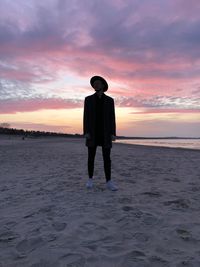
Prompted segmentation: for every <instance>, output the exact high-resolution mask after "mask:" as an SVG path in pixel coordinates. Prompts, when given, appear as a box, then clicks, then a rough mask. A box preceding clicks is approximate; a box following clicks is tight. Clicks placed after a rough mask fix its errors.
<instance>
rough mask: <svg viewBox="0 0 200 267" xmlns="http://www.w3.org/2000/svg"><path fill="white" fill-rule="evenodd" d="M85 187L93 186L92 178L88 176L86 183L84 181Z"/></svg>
mask: <svg viewBox="0 0 200 267" xmlns="http://www.w3.org/2000/svg"><path fill="white" fill-rule="evenodd" d="M86 187H87V188H92V187H93V179H92V178H89V179H88V181H87V183H86Z"/></svg>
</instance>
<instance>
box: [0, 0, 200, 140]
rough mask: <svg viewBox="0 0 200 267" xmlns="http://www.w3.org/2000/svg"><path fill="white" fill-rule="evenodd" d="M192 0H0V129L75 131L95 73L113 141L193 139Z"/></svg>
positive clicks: (199, 4) (199, 101)
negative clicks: (109, 112)
mask: <svg viewBox="0 0 200 267" xmlns="http://www.w3.org/2000/svg"><path fill="white" fill-rule="evenodd" d="M199 47H200V1H199V0H190V1H188V0H126V1H124V0H92V1H91V0H43V1H37V0H29V1H27V0H16V1H13V0H1V1H0V124H2V123H9V124H10V126H11V127H12V128H19V129H27V130H41V131H53V132H63V133H78V134H82V133H83V106H84V99H85V97H86V96H88V95H91V94H93V93H94V89H93V88H92V87H91V86H90V78H91V77H92V76H94V75H100V76H103V77H104V78H105V79H106V80H107V82H108V85H109V88H108V91H107V92H106V94H107V95H108V96H110V97H112V98H113V99H114V103H115V115H116V126H117V135H118V136H119V135H125V136H144V137H147V136H149V137H153V136H157V137H158V136H160V137H164V136H180V137H200V49H199Z"/></svg>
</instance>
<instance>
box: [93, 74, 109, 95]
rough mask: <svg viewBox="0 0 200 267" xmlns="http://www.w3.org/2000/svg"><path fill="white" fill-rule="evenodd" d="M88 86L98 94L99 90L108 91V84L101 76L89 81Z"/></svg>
mask: <svg viewBox="0 0 200 267" xmlns="http://www.w3.org/2000/svg"><path fill="white" fill-rule="evenodd" d="M90 84H91V86H92V87H93V88H94V89H95V91H96V92H99V91H101V90H102V91H103V92H105V91H107V90H108V84H107V82H106V80H105V79H104V78H102V77H101V76H93V77H92V78H91V79H90Z"/></svg>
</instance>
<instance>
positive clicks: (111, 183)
mask: <svg viewBox="0 0 200 267" xmlns="http://www.w3.org/2000/svg"><path fill="white" fill-rule="evenodd" d="M106 185H107V188H108V189H109V190H111V191H117V190H118V188H117V186H116V185H114V184H113V182H112V181H111V180H110V181H108V182H107V183H106Z"/></svg>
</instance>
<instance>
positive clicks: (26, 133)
mask: <svg viewBox="0 0 200 267" xmlns="http://www.w3.org/2000/svg"><path fill="white" fill-rule="evenodd" d="M0 134H8V135H20V136H22V137H23V138H24V137H39V136H57V137H79V138H80V137H83V135H82V134H67V133H66V134H65V133H56V132H45V131H30V130H23V129H14V128H7V127H2V126H1V125H0ZM116 139H136V140H137V139H138V140H140V139H142V140H144V139H200V137H196V138H195V137H176V136H170V137H137V136H133V137H129V136H116Z"/></svg>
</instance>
